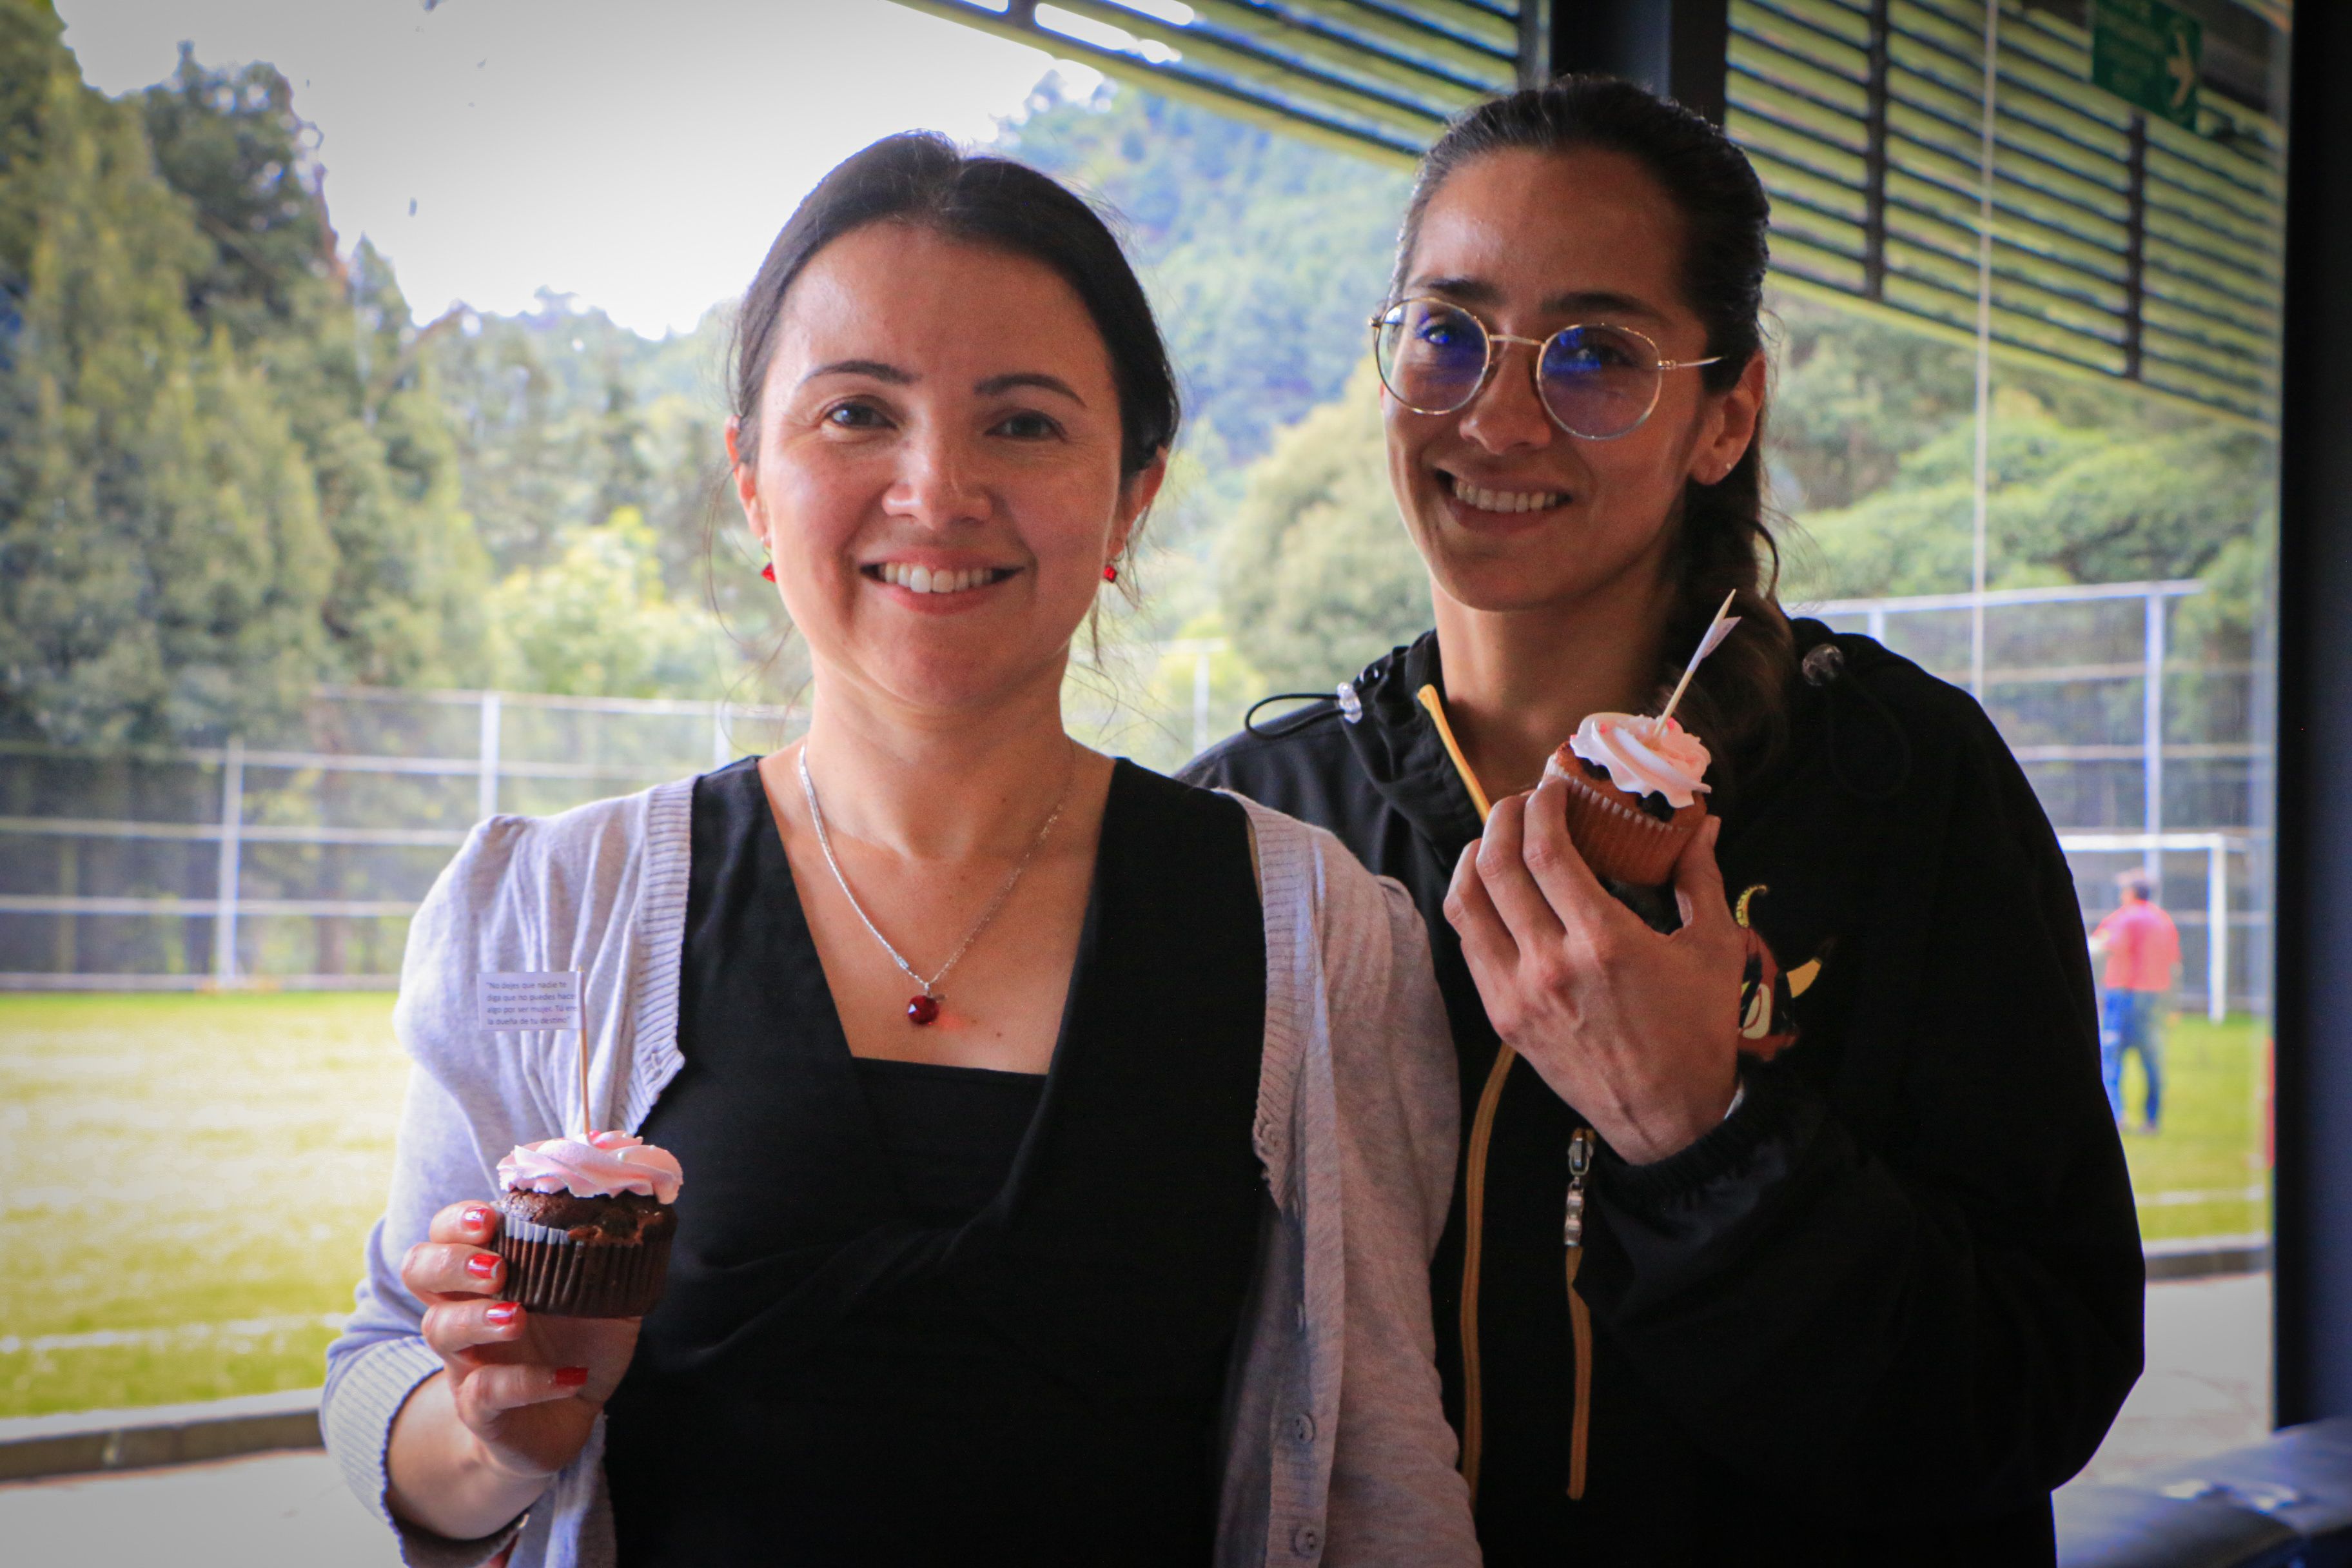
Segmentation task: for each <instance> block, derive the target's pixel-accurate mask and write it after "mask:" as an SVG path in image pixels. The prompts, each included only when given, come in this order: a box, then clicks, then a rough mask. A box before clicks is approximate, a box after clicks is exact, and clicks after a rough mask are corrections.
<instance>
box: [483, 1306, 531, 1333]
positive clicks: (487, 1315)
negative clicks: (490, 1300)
mask: <svg viewBox="0 0 2352 1568" xmlns="http://www.w3.org/2000/svg"><path fill="white" fill-rule="evenodd" d="M521 1310H522V1303H520V1301H500V1302H499V1303H497V1304H496V1305H495V1306H490V1307H486V1308H484V1309H483V1310H482V1321H484V1322H486V1323H488V1324H489V1325H490V1327H492V1328H494V1329H503V1328H505V1327H506V1326H507V1325H508V1324H509V1323H511V1322H513V1321H515V1314H516V1313H517V1312H520V1311H521Z"/></svg>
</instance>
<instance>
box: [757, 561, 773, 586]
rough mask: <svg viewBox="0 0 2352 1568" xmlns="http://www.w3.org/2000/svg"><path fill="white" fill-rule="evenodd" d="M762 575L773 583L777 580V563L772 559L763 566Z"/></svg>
mask: <svg viewBox="0 0 2352 1568" xmlns="http://www.w3.org/2000/svg"><path fill="white" fill-rule="evenodd" d="M760 575H761V576H762V577H765V578H766V579H767V580H768V581H769V582H771V583H772V582H774V581H775V580H776V563H774V562H772V561H771V562H769V563H767V564H766V565H765V566H762V567H761V568H760Z"/></svg>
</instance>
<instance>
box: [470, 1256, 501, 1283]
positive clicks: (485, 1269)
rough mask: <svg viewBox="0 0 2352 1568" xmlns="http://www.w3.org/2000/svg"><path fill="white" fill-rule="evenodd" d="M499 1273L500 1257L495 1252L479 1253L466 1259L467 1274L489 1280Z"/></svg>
mask: <svg viewBox="0 0 2352 1568" xmlns="http://www.w3.org/2000/svg"><path fill="white" fill-rule="evenodd" d="M498 1271H499V1255H498V1254H497V1253H495V1252H477V1253H476V1254H474V1256H473V1257H471V1258H467V1259H466V1272H467V1273H468V1274H470V1275H472V1276H473V1277H474V1278H475V1279H488V1278H489V1277H490V1276H491V1275H493V1274H496V1273H497V1272H498Z"/></svg>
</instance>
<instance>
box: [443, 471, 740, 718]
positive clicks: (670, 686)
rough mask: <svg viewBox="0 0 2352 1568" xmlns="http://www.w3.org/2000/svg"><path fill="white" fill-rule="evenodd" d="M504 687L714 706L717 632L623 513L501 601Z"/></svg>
mask: <svg viewBox="0 0 2352 1568" xmlns="http://www.w3.org/2000/svg"><path fill="white" fill-rule="evenodd" d="M490 597H491V616H490V618H491V624H492V625H493V626H495V628H496V636H497V638H498V645H499V684H500V685H502V686H508V687H512V688H516V689H520V690H524V691H553V692H562V693H564V694H566V695H570V696H575V697H709V696H710V695H711V694H712V692H713V690H714V689H716V688H717V687H718V685H719V635H718V628H717V627H716V626H713V625H712V624H711V622H710V621H709V618H708V617H706V616H700V615H698V614H696V613H694V612H693V611H691V610H688V609H687V608H685V607H684V606H682V605H676V604H673V603H672V602H671V601H670V599H669V598H668V596H667V594H665V593H664V591H663V588H662V580H661V567H660V563H659V562H658V561H657V560H656V553H655V548H654V537H653V531H652V530H651V529H649V528H648V527H647V526H646V521H645V518H644V516H643V515H642V514H641V513H639V512H638V511H637V510H635V509H634V508H630V507H624V508H622V509H621V510H618V511H616V512H614V514H613V515H612V517H611V518H610V519H608V520H607V521H605V522H604V523H603V524H602V525H600V526H598V527H595V528H587V529H582V530H580V531H577V532H575V533H574V534H573V535H572V539H571V541H570V542H569V543H568V544H567V545H566V546H565V548H564V550H563V552H562V554H561V555H559V556H558V557H557V558H556V559H555V560H554V561H553V562H551V563H549V564H548V565H545V566H537V567H525V568H523V569H522V570H520V571H518V572H515V573H512V574H509V576H508V577H507V578H506V579H505V581H503V582H501V583H500V584H499V585H498V587H497V588H496V589H495V590H494V591H493V592H492V594H491V595H490Z"/></svg>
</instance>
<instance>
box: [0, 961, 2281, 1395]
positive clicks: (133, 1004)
mask: <svg viewBox="0 0 2352 1568" xmlns="http://www.w3.org/2000/svg"><path fill="white" fill-rule="evenodd" d="M391 1014H392V998H391V997H390V996H388V995H383V994H357V995H337V994H304V995H290V994H289V995H226V996H144V995H92V996H82V995H76V996H0V1149H5V1150H6V1151H7V1152H9V1155H10V1159H9V1161H8V1167H9V1169H8V1176H9V1180H8V1182H7V1184H5V1186H0V1205H5V1206H0V1258H6V1259H8V1262H9V1267H8V1268H7V1269H5V1271H0V1415H35V1414H39V1413H43V1412H47V1411H57V1410H84V1409H93V1408H101V1407H110V1406H117V1405H159V1404H171V1403H175V1402H178V1401H181V1400H191V1399H209V1398H215V1397H221V1396H225V1395H228V1394H258V1393H264V1392H268V1391H270V1390H275V1389H283V1388H300V1387H304V1386H307V1385H310V1384H316V1383H317V1382H318V1381H319V1379H320V1354H321V1352H323V1351H324V1350H325V1348H326V1344H327V1342H328V1340H330V1339H331V1338H332V1337H333V1332H334V1331H333V1328H332V1327H331V1320H332V1319H333V1317H334V1315H335V1314H338V1313H341V1312H343V1311H346V1310H349V1309H350V1306H351V1299H352V1295H351V1292H352V1281H353V1279H356V1278H357V1275H358V1271H359V1258H360V1248H361V1247H362V1243H363V1242H364V1241H365V1239H366V1236H367V1231H368V1227H369V1226H370V1225H372V1224H373V1222H374V1220H375V1216H376V1215H377V1213H378V1211H379V1209H380V1208H381V1207H382V1205H383V1192H384V1185H385V1183H386V1181H387V1179H388V1177H389V1174H390V1171H391V1165H392V1138H393V1129H394V1121H395V1120H396V1119H397V1117H398V1114H399V1108H400V1097H401V1088H402V1084H403V1082H404V1079H405V1076H406V1070H407V1068H406V1061H405V1058H403V1057H402V1056H401V1054H400V1052H399V1049H398V1047H396V1046H395V1045H394V1042H393V1038H392V1024H391ZM2259 1038H2260V1037H2259V1035H2258V1032H2257V1030H2256V1028H2255V1026H2253V1025H2252V1023H2251V1022H2249V1021H2246V1020H2243V1019H2233V1020H2231V1022H2230V1023H2228V1024H2225V1025H2222V1026H2218V1027H2217V1026H2212V1025H2209V1024H2207V1023H2205V1022H2204V1021H2203V1020H2201V1019H2196V1020H2189V1019H2179V1020H2176V1021H2175V1022H2174V1023H2173V1024H2172V1026H2171V1028H2170V1031H2169V1035H2168V1054H2167V1058H2166V1065H2167V1069H2168V1078H2169V1079H2170V1083H2169V1084H2168V1109H2167V1111H2166V1127H2165V1130H2164V1131H2163V1132H2161V1133H2160V1134H2158V1135H2157V1136H2155V1137H2143V1136H2137V1135H2135V1136H2133V1137H2131V1138H2129V1139H2127V1140H2126V1151H2127V1152H2128V1153H2129V1155H2130V1158H2131V1164H2132V1175H2133V1180H2134V1182H2135V1183H2136V1184H2137V1187H2138V1189H2139V1193H2140V1201H2141V1208H2140V1218H2141V1223H2142V1226H2143V1227H2144V1228H2145V1230H2146V1232H2147V1236H2148V1237H2150V1238H2151V1239H2155V1238H2160V1237H2194V1236H2210V1235H2233V1234H2243V1233H2246V1232H2251V1231H2260V1230H2264V1229H2267V1228H2268V1219H2267V1215H2268V1207H2267V1203H2266V1200H2263V1199H2258V1198H2249V1197H2246V1196H2245V1195H2243V1194H2244V1193H2245V1191H2246V1189H2248V1188H2250V1187H2254V1186H2260V1185H2263V1184H2265V1179H2266V1173H2265V1171H2264V1170H2263V1165H2262V1140H2261V1135H2260V1128H2261V1121H2260V1102H2259V1101H2258V1100H2257V1098H2256V1089H2257V1086H2258V1084H2259V1082H2260V1078H2261V1069H2260V1060H2261V1058H2260V1057H2259V1055H2258V1053H2257V1044H2258V1040H2259ZM2134 1070H2135V1072H2136V1071H2137V1068H2135V1069H2134ZM2127 1093H2128V1095H2129V1099H2128V1100H2127V1103H2128V1104H2130V1105H2131V1106H2132V1107H2133V1108H2134V1109H2135V1112H2137V1106H2138V1103H2139V1100H2138V1088H2137V1078H2136V1077H2135V1078H2134V1079H2133V1080H2132V1082H2131V1085H2130V1087H2129V1089H2128V1090H2127ZM2168 1194H2224V1195H2222V1196H2219V1197H2215V1196H2210V1195H2200V1196H2198V1198H2197V1201H2194V1202H2173V1201H2168Z"/></svg>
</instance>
